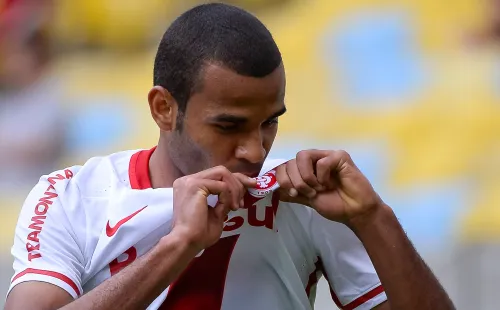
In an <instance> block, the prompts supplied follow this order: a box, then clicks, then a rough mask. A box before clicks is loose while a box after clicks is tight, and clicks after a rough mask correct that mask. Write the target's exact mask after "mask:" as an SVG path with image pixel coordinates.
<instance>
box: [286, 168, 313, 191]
mask: <svg viewBox="0 0 500 310" xmlns="http://www.w3.org/2000/svg"><path fill="white" fill-rule="evenodd" d="M286 172H287V173H288V176H289V177H290V181H292V185H293V188H294V189H296V190H297V191H298V192H299V193H300V194H302V195H304V196H306V197H314V196H316V190H314V188H312V187H311V186H309V185H307V183H306V182H305V181H304V180H303V179H302V176H301V175H300V172H299V168H298V167H297V164H296V161H295V160H290V161H289V162H287V163H286ZM293 194H294V193H292V190H290V196H292V197H294V195H293ZM295 196H296V195H295Z"/></svg>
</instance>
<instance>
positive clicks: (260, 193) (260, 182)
mask: <svg viewBox="0 0 500 310" xmlns="http://www.w3.org/2000/svg"><path fill="white" fill-rule="evenodd" d="M255 180H256V181H257V186H256V187H255V188H250V189H249V190H248V192H249V193H250V194H251V195H252V196H254V197H256V198H262V197H265V196H267V195H268V194H269V193H271V192H273V191H274V190H276V189H277V188H278V187H279V186H280V185H279V184H278V181H277V180H276V170H270V171H268V172H266V173H264V174H263V175H261V176H259V177H256V178H255Z"/></svg>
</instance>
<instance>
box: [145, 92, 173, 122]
mask: <svg viewBox="0 0 500 310" xmlns="http://www.w3.org/2000/svg"><path fill="white" fill-rule="evenodd" d="M148 101H149V110H150V111H151V116H153V119H154V120H155V122H156V124H157V125H158V127H159V128H160V130H162V131H172V130H174V128H175V120H176V118H177V113H178V105H177V101H176V100H175V99H174V97H172V95H171V94H170V92H169V91H168V90H166V89H165V88H163V87H161V86H155V87H153V88H152V89H151V90H150V91H149V94H148Z"/></svg>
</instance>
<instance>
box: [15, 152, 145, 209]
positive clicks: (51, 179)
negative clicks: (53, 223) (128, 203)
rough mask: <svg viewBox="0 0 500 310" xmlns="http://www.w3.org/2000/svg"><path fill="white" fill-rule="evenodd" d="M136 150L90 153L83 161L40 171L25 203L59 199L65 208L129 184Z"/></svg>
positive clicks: (48, 203) (52, 201) (127, 186)
mask: <svg viewBox="0 0 500 310" xmlns="http://www.w3.org/2000/svg"><path fill="white" fill-rule="evenodd" d="M136 152H137V151H124V152H119V153H114V154H111V155H108V156H100V157H92V158H90V159H89V160H88V161H87V162H85V164H83V165H75V166H71V167H66V168H63V169H61V170H57V171H54V172H52V173H50V174H47V175H43V176H42V177H41V178H40V179H39V181H38V183H37V184H36V185H35V186H34V187H33V189H32V190H31V192H30V193H29V195H28V197H27V198H26V201H25V205H26V204H30V205H37V204H41V205H44V204H45V205H50V204H52V203H54V202H58V203H61V204H62V205H63V208H64V209H66V208H67V207H70V206H69V205H79V204H80V203H81V202H82V200H85V199H88V198H100V197H102V198H105V197H107V196H109V195H110V193H112V192H113V191H114V190H116V189H117V188H130V180H129V178H128V169H129V162H130V158H131V157H132V156H133V154H135V153H136Z"/></svg>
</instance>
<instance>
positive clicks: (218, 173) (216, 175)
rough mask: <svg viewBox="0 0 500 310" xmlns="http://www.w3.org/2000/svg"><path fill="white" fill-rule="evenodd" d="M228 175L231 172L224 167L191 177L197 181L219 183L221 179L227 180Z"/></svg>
mask: <svg viewBox="0 0 500 310" xmlns="http://www.w3.org/2000/svg"><path fill="white" fill-rule="evenodd" d="M229 175H231V171H229V169H227V168H226V167H224V166H216V167H213V168H209V169H206V170H203V171H200V172H198V173H196V174H194V175H193V176H196V178H199V179H212V180H217V181H221V180H222V179H223V178H227V177H228V176H229Z"/></svg>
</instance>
